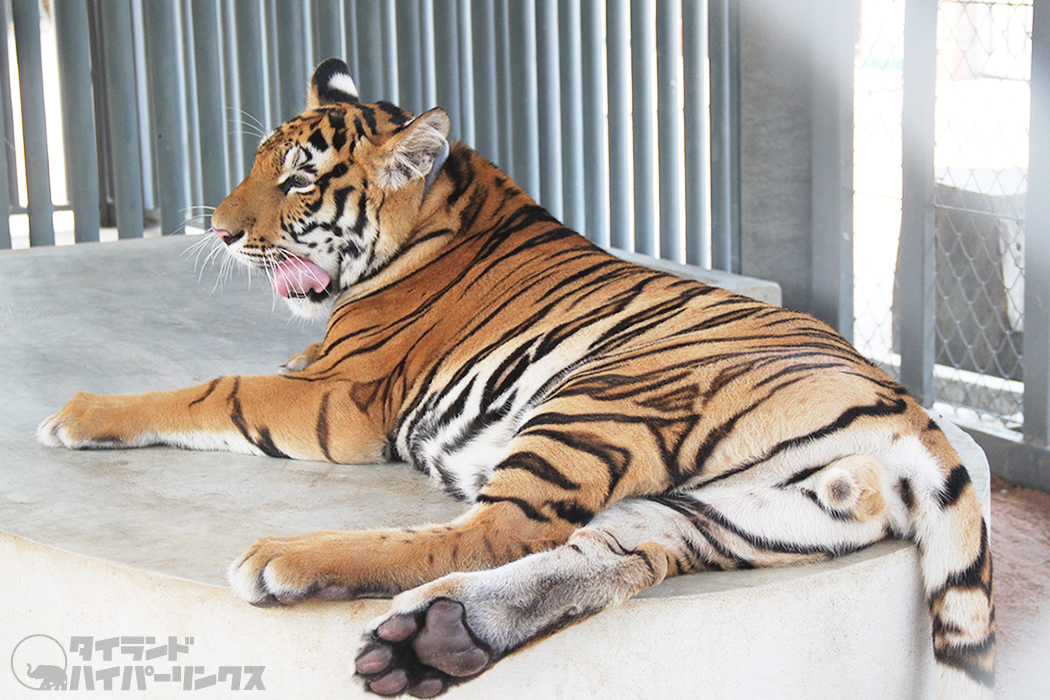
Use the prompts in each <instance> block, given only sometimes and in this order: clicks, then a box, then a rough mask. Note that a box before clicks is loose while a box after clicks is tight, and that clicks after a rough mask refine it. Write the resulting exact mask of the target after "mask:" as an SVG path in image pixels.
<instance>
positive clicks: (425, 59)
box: [419, 0, 438, 111]
mask: <svg viewBox="0 0 1050 700" xmlns="http://www.w3.org/2000/svg"><path fill="white" fill-rule="evenodd" d="M419 45H420V53H419V57H420V68H421V75H422V77H423V81H422V82H423V91H422V95H423V110H424V111H425V110H428V109H430V108H431V107H436V106H437V101H438V97H437V74H436V70H437V69H436V66H435V63H434V3H433V0H420V3H419Z"/></svg>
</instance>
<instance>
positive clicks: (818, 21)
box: [810, 0, 860, 340]
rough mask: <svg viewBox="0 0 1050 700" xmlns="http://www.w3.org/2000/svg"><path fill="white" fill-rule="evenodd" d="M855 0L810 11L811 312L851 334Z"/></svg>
mask: <svg viewBox="0 0 1050 700" xmlns="http://www.w3.org/2000/svg"><path fill="white" fill-rule="evenodd" d="M859 9H860V8H859V7H858V3H857V2H856V0H816V2H815V6H814V12H813V18H814V25H813V34H812V37H813V41H812V46H813V49H814V51H813V62H814V66H813V90H812V95H813V97H812V99H813V109H812V114H813V138H812V144H813V146H812V147H813V155H812V172H813V192H812V211H813V244H812V251H811V260H812V262H811V267H810V270H811V272H810V274H811V283H810V289H811V303H812V309H811V310H812V312H813V313H814V314H815V315H816V316H817V318H820V319H821V320H823V321H824V322H826V323H828V324H830V325H831V326H832V327H834V328H835V329H836V330H837V331H838V332H839V333H841V334H842V335H843V336H845V337H846V338H847V339H849V340H852V338H853V55H854V52H855V47H856V43H857V38H858V36H857V35H858V32H859V30H860V19H859V14H858V12H859Z"/></svg>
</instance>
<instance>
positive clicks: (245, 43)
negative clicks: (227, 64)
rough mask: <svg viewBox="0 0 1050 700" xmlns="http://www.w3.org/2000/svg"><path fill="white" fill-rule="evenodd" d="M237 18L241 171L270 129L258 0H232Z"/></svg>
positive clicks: (246, 168) (248, 169)
mask: <svg viewBox="0 0 1050 700" xmlns="http://www.w3.org/2000/svg"><path fill="white" fill-rule="evenodd" d="M234 14H235V16H236V20H237V39H238V41H237V64H236V65H237V83H238V85H239V86H240V111H239V113H238V117H239V123H240V125H241V129H240V135H241V148H242V153H241V157H242V158H243V162H244V169H245V170H244V171H245V172H246V173H247V172H248V171H250V170H251V169H252V164H253V163H254V162H255V152H256V151H257V150H258V148H259V144H260V142H261V140H262V137H263V136H265V135H266V131H267V130H268V129H269V118H268V117H267V114H266V82H265V74H264V72H263V71H264V62H265V60H266V57H265V56H264V55H263V50H262V47H263V26H262V7H261V6H260V4H259V2H258V0H235V3H234Z"/></svg>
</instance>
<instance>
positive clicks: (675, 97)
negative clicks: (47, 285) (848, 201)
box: [0, 0, 739, 269]
mask: <svg viewBox="0 0 1050 700" xmlns="http://www.w3.org/2000/svg"><path fill="white" fill-rule="evenodd" d="M38 2H39V0H3V2H2V3H0V11H2V12H3V14H4V17H3V18H4V19H6V20H8V21H5V22H4V24H5V26H8V27H9V28H13V31H8V32H7V33H5V35H4V38H5V39H6V41H11V40H12V39H13V40H14V44H15V46H16V47H17V51H16V52H15V53H14V54H10V53H9V52H8V51H7V50H5V49H6V48H7V47H6V46H0V61H3V63H4V65H2V66H0V74H2V76H7V75H8V74H9V61H11V60H14V62H15V64H16V65H17V71H15V72H14V73H13V75H15V76H16V77H17V78H18V87H17V89H15V90H12V89H11V86H10V85H8V84H6V83H5V82H4V80H3V79H2V78H0V103H2V107H3V108H2V109H0V112H3V114H0V117H3V118H4V124H3V128H4V129H5V131H6V134H7V137H8V138H7V143H8V144H16V145H17V146H18V149H17V154H16V153H15V152H14V151H12V150H9V151H8V154H7V155H8V158H6V159H0V166H3V165H6V168H0V170H2V171H3V172H0V191H7V192H9V195H10V202H11V205H12V212H13V213H14V214H16V215H27V216H28V231H27V232H26V231H25V226H24V218H25V217H24V216H23V217H22V218H18V216H16V219H15V223H16V226H15V228H14V229H8V227H7V225H6V224H7V217H0V248H3V247H11V246H12V244H14V245H15V246H16V247H18V246H21V245H26V244H30V245H48V244H52V243H54V242H55V241H56V234H55V229H56V224H55V223H54V222H56V221H57V222H58V224H57V228H58V229H59V231H58V242H59V243H64V242H66V239H72V240H75V241H78V242H79V241H91V240H97V239H98V238H99V236H100V227H101V228H104V227H107V226H115V227H116V231H117V235H119V237H122V238H123V237H135V236H140V235H142V230H143V225H144V222H145V223H155V224H156V225H158V226H159V230H160V232H161V233H164V234H169V233H176V232H179V231H180V230H182V227H183V225H184V223H185V221H186V220H187V218H191V217H192V216H193V215H195V214H198V213H200V211H202V210H194V209H193V207H194V206H201V205H204V206H214V205H216V204H218V202H219V201H221V199H222V198H223V196H225V194H226V193H227V192H229V191H230V190H231V188H232V187H233V186H235V185H236V183H237V182H238V181H239V180H240V179H241V178H242V177H243V176H244V174H245V173H246V171H247V170H248V169H249V168H250V167H251V162H252V159H253V157H254V153H255V149H256V147H257V145H258V143H259V140H260V136H261V135H262V134H263V133H265V132H267V131H268V130H269V129H271V128H272V127H274V126H276V125H277V124H279V123H280V122H282V121H284V120H286V119H288V118H290V117H292V116H294V115H296V114H298V113H299V112H300V111H301V110H302V109H303V107H304V103H305V91H306V80H307V77H308V75H309V72H310V70H311V68H312V66H313V65H314V64H315V63H317V62H319V61H320V60H322V59H324V58H326V57H328V56H338V57H343V58H345V59H346V61H347V63H348V64H349V66H350V68H351V70H352V72H353V74H354V77H355V79H356V80H357V84H358V87H359V89H360V92H361V96H362V99H363V100H366V101H375V100H379V99H387V100H390V101H396V102H398V103H399V104H400V105H401V106H403V107H405V108H406V109H409V110H410V111H413V112H416V113H418V112H420V111H423V110H425V109H427V108H429V107H431V106H434V105H440V106H442V107H444V108H445V109H446V110H447V111H448V113H449V115H450V118H451V122H452V125H453V126H452V134H451V135H452V137H453V138H459V139H463V140H465V141H467V142H468V143H470V144H472V145H473V146H474V147H475V148H477V150H479V151H480V152H481V153H482V154H484V155H486V156H488V157H490V158H491V159H493V160H494V161H495V162H497V163H498V164H499V165H500V166H501V167H503V168H504V169H505V170H507V171H508V172H509V173H510V174H511V175H512V176H513V177H514V178H515V180H517V181H518V183H519V184H520V185H521V186H522V187H523V188H524V189H525V190H526V191H528V192H530V193H531V194H532V195H533V196H534V197H536V198H537V199H538V200H539V201H540V202H541V203H542V204H543V205H544V206H545V207H547V208H548V209H550V210H551V211H552V212H553V213H554V214H555V215H557V216H559V217H561V218H563V220H564V221H565V222H566V223H567V224H568V225H569V226H571V227H573V228H576V229H578V230H580V231H581V232H583V233H585V234H586V235H587V236H588V237H590V238H592V239H593V240H595V241H597V242H599V243H602V244H605V245H610V246H613V247H617V248H621V249H625V250H634V251H637V252H642V253H647V254H651V255H657V256H662V257H665V258H668V259H672V260H678V261H685V262H691V263H697V264H702V265H709V266H711V265H713V266H715V267H720V268H722V269H730V268H732V267H733V266H734V265H735V264H738V260H737V259H736V257H735V255H736V254H735V253H734V251H735V250H736V249H737V248H738V245H737V243H736V239H737V238H738V236H739V232H738V223H737V221H738V216H737V215H736V214H735V212H736V209H735V206H734V203H735V202H736V198H737V192H738V182H739V176H738V174H737V168H738V165H737V164H738V162H739V159H738V156H737V155H736V154H737V150H738V145H737V138H736V130H735V129H736V119H735V112H734V110H735V109H737V107H736V104H737V103H736V84H737V81H738V76H737V75H736V62H735V58H734V51H735V42H736V34H735V32H736V13H737V9H736V3H735V2H734V1H733V0H710V2H704V1H703V0H635V1H634V2H631V3H627V2H624V3H619V2H616V3H608V4H606V3H604V2H599V1H595V0H584V1H582V2H557V1H556V0H378V1H375V0H367V1H366V0H361V1H354V0H345V1H338V0H304V1H302V2H288V1H285V0H220V1H218V2H216V1H215V0H192V1H186V2H177V1H176V0H60V1H59V2H52V3H50V4H47V5H45V6H44V7H45V8H46V9H47V11H45V12H44V13H42V14H41V12H40V7H41V6H40V5H39V4H38ZM709 66H710V69H709ZM56 79H57V80H56ZM56 83H57V85H56ZM56 88H57V89H56ZM56 103H57V106H56ZM49 137H50V140H49ZM56 137H57V138H56ZM49 143H50V150H49V149H48V147H47V145H48V144H49ZM62 143H64V146H62V145H61V144H62ZM23 144H24V147H23ZM56 170H57V171H59V172H55V171H56ZM53 173H54V174H53ZM585 193H586V196H585ZM70 211H71V212H72V215H71V216H70V215H69V214H68V212H70ZM56 212H57V214H56ZM71 219H72V221H73V223H72V224H70V220H71ZM19 222H21V227H20V226H19ZM67 229H69V230H72V233H71V234H69V233H67V232H66V230H67ZM12 231H13V233H14V236H13V238H12ZM711 231H718V232H719V235H716V236H712V234H711ZM102 236H103V238H105V236H106V232H103V233H102Z"/></svg>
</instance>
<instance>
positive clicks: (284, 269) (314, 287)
mask: <svg viewBox="0 0 1050 700" xmlns="http://www.w3.org/2000/svg"><path fill="white" fill-rule="evenodd" d="M331 281H332V278H331V277H329V276H328V273H327V272H325V271H324V270H322V269H321V268H319V267H318V266H317V265H314V264H313V263H312V262H310V261H309V260H303V259H302V258H285V259H284V260H282V261H281V262H279V263H277V266H276V267H275V268H274V269H273V288H274V289H276V290H277V293H278V294H280V295H281V296H282V297H288V296H291V295H293V294H295V295H300V296H301V295H303V294H306V293H307V292H310V291H314V292H317V293H321V292H323V291H324V290H325V288H326V287H328V283H329V282H331Z"/></svg>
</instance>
